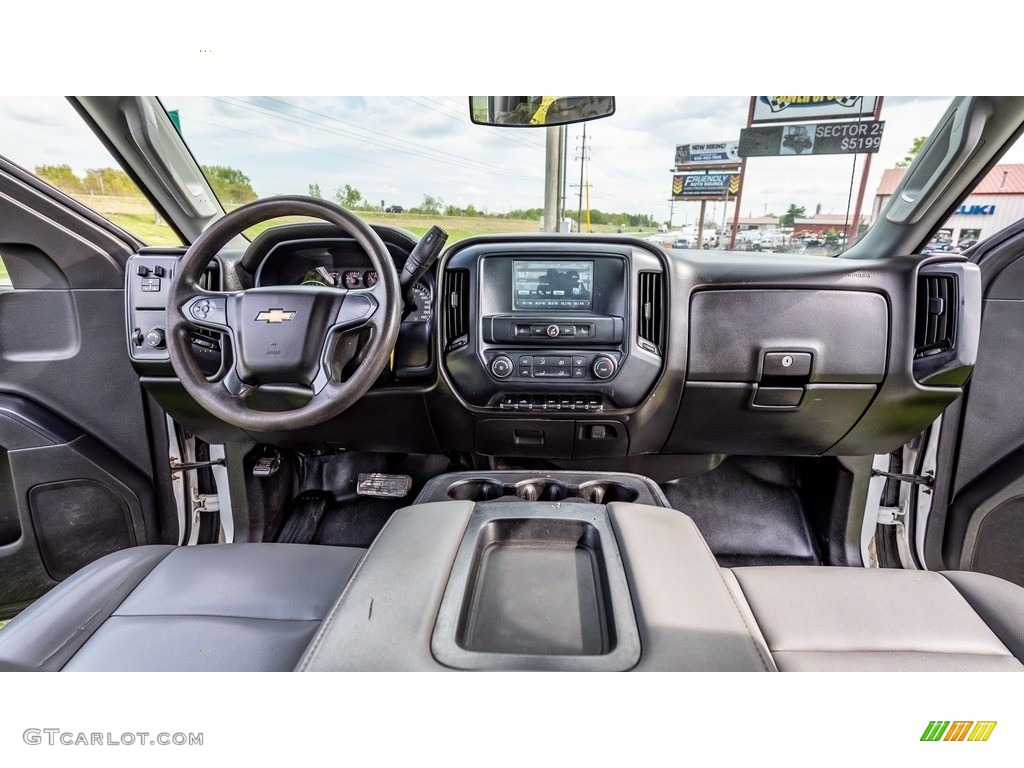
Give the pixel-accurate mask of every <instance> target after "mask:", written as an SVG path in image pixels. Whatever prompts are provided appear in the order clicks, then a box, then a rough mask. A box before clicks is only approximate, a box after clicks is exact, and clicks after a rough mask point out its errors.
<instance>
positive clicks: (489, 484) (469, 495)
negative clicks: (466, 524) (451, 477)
mask: <svg viewBox="0 0 1024 768" xmlns="http://www.w3.org/2000/svg"><path fill="white" fill-rule="evenodd" d="M504 495H505V486H504V485H502V484H501V483H496V482H494V481H493V480H482V479H473V480H459V481H458V482H457V483H452V484H451V485H449V486H448V496H449V497H451V498H453V499H457V500H459V501H490V500H491V499H497V498H500V497H502V496H504Z"/></svg>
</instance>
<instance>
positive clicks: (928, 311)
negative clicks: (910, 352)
mask: <svg viewBox="0 0 1024 768" xmlns="http://www.w3.org/2000/svg"><path fill="white" fill-rule="evenodd" d="M956 312H957V295H956V278H955V277H953V276H952V275H920V276H919V277H918V279H917V318H916V323H915V327H914V359H915V360H919V359H922V358H926V357H932V356H933V355H939V354H942V353H943V352H948V351H949V350H951V349H953V346H954V344H955V343H956Z"/></svg>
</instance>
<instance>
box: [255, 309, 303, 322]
mask: <svg viewBox="0 0 1024 768" xmlns="http://www.w3.org/2000/svg"><path fill="white" fill-rule="evenodd" d="M293 317H295V313H294V312H292V311H290V310H286V309H268V310H265V311H263V312H260V313H259V314H258V315H256V319H257V320H263V321H264V322H267V323H283V322H284V321H285V320H291V319H292V318H293Z"/></svg>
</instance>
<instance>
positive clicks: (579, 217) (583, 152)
mask: <svg viewBox="0 0 1024 768" xmlns="http://www.w3.org/2000/svg"><path fill="white" fill-rule="evenodd" d="M577 159H578V160H579V161H580V193H579V194H580V207H579V209H578V210H577V212H576V230H577V231H578V232H582V231H583V169H584V168H585V167H586V165H587V124H586V123H584V124H583V144H582V147H581V149H580V156H579V157H578V158H577ZM588 197H589V195H588ZM587 214H588V216H589V214H590V211H589V210H588V211H587Z"/></svg>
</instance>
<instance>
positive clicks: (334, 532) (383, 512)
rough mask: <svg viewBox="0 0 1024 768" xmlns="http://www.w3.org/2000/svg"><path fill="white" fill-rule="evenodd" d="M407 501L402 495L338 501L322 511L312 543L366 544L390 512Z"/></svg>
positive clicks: (369, 542) (366, 545)
mask: <svg viewBox="0 0 1024 768" xmlns="http://www.w3.org/2000/svg"><path fill="white" fill-rule="evenodd" d="M408 503H409V502H408V500H406V499H378V498H372V497H363V498H360V499H358V500H355V501H349V502H345V503H344V504H339V505H337V506H335V507H333V508H332V509H329V510H328V511H327V512H326V513H325V514H324V517H323V520H321V521H320V527H319V528H318V529H317V532H316V536H315V537H314V538H313V543H314V544H331V545H333V546H336V547H368V546H370V544H372V543H373V540H374V539H375V538H377V534H378V533H380V529H381V528H383V527H384V524H385V523H386V522H387V521H388V518H390V517H391V515H392V513H393V512H394V511H395V510H396V509H398V508H400V507H404V506H406V505H407V504H408Z"/></svg>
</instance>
